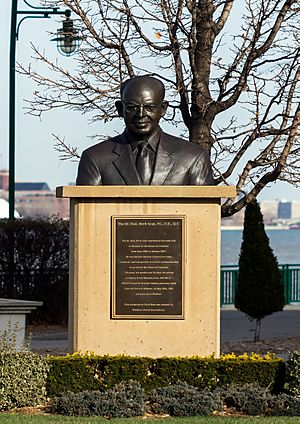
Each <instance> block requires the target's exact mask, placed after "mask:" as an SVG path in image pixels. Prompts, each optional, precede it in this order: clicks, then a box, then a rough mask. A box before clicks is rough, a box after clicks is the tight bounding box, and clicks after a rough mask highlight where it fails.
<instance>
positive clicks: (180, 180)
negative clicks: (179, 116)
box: [76, 131, 214, 185]
mask: <svg viewBox="0 0 300 424" xmlns="http://www.w3.org/2000/svg"><path fill="white" fill-rule="evenodd" d="M76 184H77V185H140V184H141V182H140V178H139V175H138V172H137V170H136V167H135V164H134V162H133V159H132V155H131V146H130V145H129V144H128V142H127V139H126V136H125V133H123V134H120V135H118V136H116V137H114V138H110V139H108V140H106V141H103V142H102V143H99V144H96V145H95V146H92V147H90V148H88V149H86V150H84V152H83V153H82V156H81V159H80V162H79V167H78V175H77V180H76ZM150 185H214V180H213V175H212V170H211V165H210V159H209V154H208V152H207V151H206V150H204V149H203V148H202V147H201V146H198V145H196V144H194V143H190V142H188V141H184V140H182V139H180V138H177V137H174V136H172V135H170V134H166V133H164V132H163V131H162V132H161V136H160V141H159V145H158V150H157V153H156V160H155V165H154V170H153V175H152V180H151V182H150Z"/></svg>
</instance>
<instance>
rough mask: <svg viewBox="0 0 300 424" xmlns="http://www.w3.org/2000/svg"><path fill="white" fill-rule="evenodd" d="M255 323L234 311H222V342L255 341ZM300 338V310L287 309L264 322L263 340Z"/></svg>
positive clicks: (296, 307) (262, 326)
mask: <svg viewBox="0 0 300 424" xmlns="http://www.w3.org/2000/svg"><path fill="white" fill-rule="evenodd" d="M254 330H255V321H250V320H249V319H248V318H247V317H246V315H245V314H243V313H241V312H238V311H236V310H234V309H232V308H231V309H225V308H223V309H222V311H221V341H222V342H236V341H245V340H251V341H253V337H254ZM275 337H276V338H287V337H300V308H299V306H298V305H297V306H292V307H290V306H289V307H286V308H285V310H284V311H282V312H277V313H275V314H272V315H270V316H268V317H266V318H264V319H263V320H262V324H261V339H270V338H275Z"/></svg>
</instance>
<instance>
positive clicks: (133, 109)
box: [121, 100, 163, 113]
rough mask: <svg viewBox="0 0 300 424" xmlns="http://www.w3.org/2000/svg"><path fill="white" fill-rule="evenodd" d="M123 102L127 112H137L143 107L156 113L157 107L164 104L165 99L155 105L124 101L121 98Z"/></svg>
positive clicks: (147, 111) (148, 111) (149, 111)
mask: <svg viewBox="0 0 300 424" xmlns="http://www.w3.org/2000/svg"><path fill="white" fill-rule="evenodd" d="M121 103H122V105H123V106H124V108H125V111H126V112H127V113H137V112H138V111H140V110H141V108H143V110H144V111H146V113H154V112H155V111H156V109H157V108H159V107H160V106H161V105H162V104H163V101H162V102H161V103H160V104H159V105H153V104H146V105H137V104H135V103H124V102H122V100H121Z"/></svg>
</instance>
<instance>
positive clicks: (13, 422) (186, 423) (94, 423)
mask: <svg viewBox="0 0 300 424" xmlns="http://www.w3.org/2000/svg"><path fill="white" fill-rule="evenodd" d="M145 422H146V423H147V424H198V423H199V424H296V423H299V417H249V418H243V417H192V418H169V417H167V418H147V419H144V418H122V419H121V418H120V419H111V420H107V419H105V418H98V417H93V418H91V417H86V418H83V417H76V418H74V417H62V416H53V415H51V416H50V415H48V416H39V415H23V414H0V423H1V424H48V423H49V424H52V423H54V424H55V423H67V424H79V423H80V424H81V423H82V424H142V423H145Z"/></svg>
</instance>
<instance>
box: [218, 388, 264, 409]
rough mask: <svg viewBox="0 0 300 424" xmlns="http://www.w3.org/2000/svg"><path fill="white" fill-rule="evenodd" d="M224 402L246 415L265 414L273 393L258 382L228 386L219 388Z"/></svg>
mask: <svg viewBox="0 0 300 424" xmlns="http://www.w3.org/2000/svg"><path fill="white" fill-rule="evenodd" d="M216 392H217V393H219V395H220V396H221V398H222V399H223V401H224V403H225V404H226V406H227V407H229V408H234V409H236V410H237V411H239V412H242V413H243V414H246V415H261V414H265V413H266V411H267V410H268V407H269V402H270V401H271V399H272V395H271V393H270V392H269V391H268V390H267V389H266V388H262V387H260V386H258V385H256V384H245V385H243V386H234V385H233V386H228V387H226V388H222V389H217V390H216Z"/></svg>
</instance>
